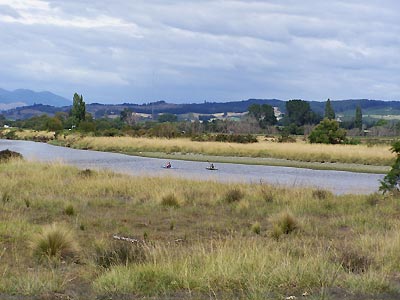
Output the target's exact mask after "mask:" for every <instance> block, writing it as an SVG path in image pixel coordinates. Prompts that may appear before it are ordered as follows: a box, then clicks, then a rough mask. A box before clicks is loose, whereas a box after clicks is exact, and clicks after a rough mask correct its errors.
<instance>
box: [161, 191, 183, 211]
mask: <svg viewBox="0 0 400 300" xmlns="http://www.w3.org/2000/svg"><path fill="white" fill-rule="evenodd" d="M161 205H162V206H167V207H175V208H178V207H179V206H180V203H179V200H178V198H177V197H176V196H175V194H173V193H171V194H168V195H165V196H163V197H162V198H161Z"/></svg>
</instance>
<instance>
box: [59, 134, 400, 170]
mask: <svg viewBox="0 0 400 300" xmlns="http://www.w3.org/2000/svg"><path fill="white" fill-rule="evenodd" d="M56 143H58V144H61V145H68V146H70V147H74V148H81V149H82V148H83V149H93V150H100V151H113V152H123V153H127V154H135V155H138V154H139V155H140V154H142V155H143V154H146V153H169V154H174V153H176V154H184V155H191V154H203V155H211V156H221V157H224V156H225V157H227V156H231V157H251V158H276V159H286V160H292V161H300V162H319V163H321V162H323V163H346V164H363V165H371V166H390V165H391V164H392V163H393V162H394V159H395V155H394V154H393V153H391V152H390V146H388V145H374V146H369V145H324V144H309V143H305V142H302V141H297V142H296V143H276V142H272V141H267V140H265V139H260V142H259V143H253V144H236V143H221V142H194V141H191V140H190V139H185V138H180V139H160V138H158V139H156V138H133V137H79V136H77V135H68V136H65V138H64V137H59V139H58V140H57V141H56Z"/></svg>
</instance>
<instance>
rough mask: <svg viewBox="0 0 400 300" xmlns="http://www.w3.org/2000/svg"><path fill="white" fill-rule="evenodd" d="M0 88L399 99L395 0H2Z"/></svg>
mask: <svg viewBox="0 0 400 300" xmlns="http://www.w3.org/2000/svg"><path fill="white" fill-rule="evenodd" d="M0 88H3V89H7V90H13V89H18V88H27V89H32V90H35V91H44V90H47V91H51V92H54V93H56V94H59V95H61V96H64V97H66V98H68V99H72V96H73V94H74V92H78V93H79V94H82V95H83V97H84V99H85V101H86V102H88V103H89V102H99V103H123V102H129V103H145V102H152V101H158V100H165V101H168V102H173V103H189V102H190V103H193V102H204V101H216V102H222V101H238V100H244V99H249V98H261V99H272V98H276V99H281V100H289V99H304V100H317V101H325V100H326V99H328V98H330V99H331V100H339V99H360V98H364V99H365V98H366V99H382V100H400V1H398V0H347V1H346V0H330V1H321V0H302V1H299V0H280V1H278V0H265V1H256V0H234V1H233V0H130V1H128V0H113V1H110V0H96V1H92V0H90V1H89V0H65V1H61V0H0Z"/></svg>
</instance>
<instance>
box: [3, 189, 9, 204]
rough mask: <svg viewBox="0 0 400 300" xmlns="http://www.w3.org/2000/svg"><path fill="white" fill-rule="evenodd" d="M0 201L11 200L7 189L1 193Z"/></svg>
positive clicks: (4, 202) (6, 201)
mask: <svg viewBox="0 0 400 300" xmlns="http://www.w3.org/2000/svg"><path fill="white" fill-rule="evenodd" d="M1 202H3V204H6V203H9V202H11V194H10V192H9V191H4V192H3V193H2V194H1Z"/></svg>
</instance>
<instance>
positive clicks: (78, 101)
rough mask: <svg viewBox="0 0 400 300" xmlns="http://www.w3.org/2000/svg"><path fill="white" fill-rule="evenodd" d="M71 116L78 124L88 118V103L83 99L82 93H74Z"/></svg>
mask: <svg viewBox="0 0 400 300" xmlns="http://www.w3.org/2000/svg"><path fill="white" fill-rule="evenodd" d="M71 117H72V119H73V122H74V125H75V126H78V125H79V123H80V122H82V121H85V119H86V104H85V101H83V97H82V95H80V96H79V95H78V94H77V93H75V94H74V99H73V104H72V109H71Z"/></svg>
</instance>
